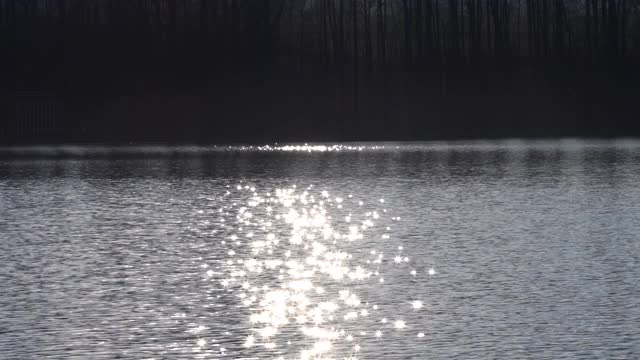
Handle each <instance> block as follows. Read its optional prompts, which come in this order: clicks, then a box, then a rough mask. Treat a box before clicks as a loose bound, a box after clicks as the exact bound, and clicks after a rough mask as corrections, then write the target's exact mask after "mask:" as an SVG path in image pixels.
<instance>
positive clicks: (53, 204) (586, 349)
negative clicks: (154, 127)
mask: <svg viewBox="0 0 640 360" xmlns="http://www.w3.org/2000/svg"><path fill="white" fill-rule="evenodd" d="M639 237H640V142H635V141H631V140H626V141H622V140H621V141H601V142H594V141H581V140H564V141H532V142H525V141H501V142H457V143H400V144H395V143H394V144H389V143H380V144H346V145H345V144H343V145H340V146H320V145H311V146H269V147H267V146H265V147H120V148H111V147H31V148H4V149H0V284H2V285H1V287H0V289H2V293H0V319H2V321H0V358H9V359H13V358H15V359H41V358H46V357H51V358H68V359H73V358H77V359H86V358H123V359H143V358H149V359H151V358H154V359H162V358H167V359H177V358H189V359H192V358H204V359H219V358H229V359H240V358H245V359H253V358H256V359H257V358H260V359H262V358H279V357H281V358H283V359H291V358H305V357H307V358H313V357H314V356H317V357H326V358H338V359H343V358H360V359H410V358H413V359H429V358H431V359H433V358H435V359H451V358H463V359H487V358H509V359H515V358H535V359H558V358H594V359H596V358H597V359H603V358H638V357H640V325H638V324H639V323H640V239H639Z"/></svg>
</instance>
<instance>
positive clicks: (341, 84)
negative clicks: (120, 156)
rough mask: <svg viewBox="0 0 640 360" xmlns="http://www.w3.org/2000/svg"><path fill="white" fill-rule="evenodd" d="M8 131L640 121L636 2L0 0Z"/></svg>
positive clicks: (198, 132)
mask: <svg viewBox="0 0 640 360" xmlns="http://www.w3.org/2000/svg"><path fill="white" fill-rule="evenodd" d="M0 48H1V51H2V54H3V55H2V56H1V57H0V79H1V80H0V112H1V113H0V119H1V120H0V121H1V122H0V143H13V142H35V141H37V142H42V141H45V142H61V141H118V142H119V141H124V142H129V141H180V142H183V141H188V142H194V141H208V142H210V141H217V142H225V141H259V142H263V141H279V140H303V139H304V140H374V139H376V140H385V139H430V138H451V137H455V138H460V137H504V136H620V135H623V136H628V135H638V134H640V125H638V124H637V123H638V122H637V121H634V120H635V118H634V117H635V115H637V114H638V110H637V105H636V103H637V102H638V101H637V100H638V99H637V97H638V91H637V90H638V84H639V82H638V80H639V76H638V70H637V64H638V59H639V58H640V1H638V0H584V1H573V0H30V1H18V0H3V1H0Z"/></svg>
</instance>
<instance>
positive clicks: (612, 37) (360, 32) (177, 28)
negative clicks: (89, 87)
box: [0, 0, 640, 72]
mask: <svg viewBox="0 0 640 360" xmlns="http://www.w3.org/2000/svg"><path fill="white" fill-rule="evenodd" d="M0 28H1V29H2V32H3V33H4V36H3V37H4V38H5V39H7V40H9V39H8V38H9V37H11V36H16V34H17V36H18V38H19V39H21V40H22V39H28V40H24V41H30V42H32V43H33V42H38V41H47V42H50V41H52V39H51V36H53V35H52V32H53V34H57V36H58V38H56V39H53V41H54V42H55V43H57V44H63V45H64V43H65V41H68V42H72V41H73V39H74V38H79V37H81V38H84V40H85V42H95V43H94V44H86V43H85V44H76V43H74V45H80V46H87V47H88V48H90V47H92V46H100V43H101V42H104V41H111V42H118V43H120V44H122V45H125V44H130V45H131V50H132V51H134V52H135V48H136V47H137V46H138V45H140V46H142V47H143V48H148V47H149V46H154V47H155V48H162V49H169V50H175V49H179V50H182V51H185V54H188V55H191V56H202V55H203V54H210V55H211V56H210V57H211V58H213V59H209V60H214V61H221V60H223V59H226V60H229V61H231V62H237V61H241V62H264V61H269V60H276V59H278V58H280V59H283V58H284V59H287V60H288V61H290V62H294V63H296V66H297V68H304V66H306V65H307V64H315V65H317V64H319V63H322V64H323V65H324V66H325V67H326V68H327V69H330V68H341V67H343V66H345V65H347V64H349V65H351V66H353V67H355V69H357V70H358V71H360V70H362V71H367V72H375V71H380V70H385V69H390V68H393V69H403V70H415V71H420V70H423V69H429V68H432V67H434V66H438V65H449V64H460V63H464V62H467V63H473V62H479V61H497V62H501V61H502V62H504V61H507V60H513V59H518V60H523V59H524V60H526V61H529V62H534V63H535V62H545V61H561V60H563V59H565V60H568V61H576V60H577V59H579V60H581V61H582V60H584V61H587V62H596V63H597V62H604V61H606V62H615V61H618V60H620V59H624V58H629V57H637V56H638V55H639V54H640V1H639V0H29V1H24V0H3V1H1V2H0ZM21 33H23V34H25V33H26V34H28V35H31V36H32V37H28V35H27V37H21V35H20V34H21ZM88 34H93V36H94V37H90V36H89V35H88ZM37 35H44V36H37ZM8 43H10V42H5V45H4V46H5V47H7V46H11V45H7V44H8ZM150 43H151V44H150ZM13 45H14V46H18V47H20V44H13ZM0 46H1V45H0ZM7 50H10V49H7ZM54 50H55V49H54Z"/></svg>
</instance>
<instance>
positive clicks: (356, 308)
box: [199, 184, 435, 359]
mask: <svg viewBox="0 0 640 360" xmlns="http://www.w3.org/2000/svg"><path fill="white" fill-rule="evenodd" d="M225 199H226V200H225V203H226V204H228V205H227V206H225V207H223V208H221V209H219V212H220V213H221V215H222V216H224V217H226V218H227V219H229V217H232V219H234V221H235V223H234V224H228V223H227V224H226V227H227V228H228V229H231V230H230V231H232V232H231V233H228V234H227V235H225V238H222V239H220V241H221V243H222V245H223V246H224V247H225V251H226V252H227V256H226V258H225V260H224V264H223V266H222V268H223V269H224V274H225V275H224V279H222V280H221V285H222V286H223V287H224V288H225V289H227V290H228V291H231V292H233V294H234V296H235V298H237V303H238V305H239V306H241V307H243V308H245V309H246V311H247V313H248V314H249V315H248V318H247V319H246V322H247V329H250V330H249V331H248V332H247V333H245V334H234V335H237V336H238V337H242V338H243V346H244V347H245V348H249V349H252V348H256V347H262V353H267V354H269V353H272V354H271V357H272V358H277V359H333V358H335V359H357V358H359V356H360V353H361V351H362V350H363V347H364V346H366V343H367V342H368V341H380V340H381V339H380V338H383V337H385V336H386V334H387V333H391V332H403V333H404V336H413V337H415V338H416V339H417V338H422V337H424V333H423V332H422V331H421V329H411V327H410V325H409V322H408V321H407V320H408V319H410V318H411V316H412V315H413V314H414V313H415V312H418V311H424V309H423V302H422V300H420V299H407V301H405V302H404V303H403V304H401V305H400V306H396V307H395V308H394V312H395V314H394V318H391V319H389V320H387V318H385V317H382V313H381V312H380V305H378V304H375V303H370V302H369V300H368V299H367V298H366V297H364V295H363V294H364V293H363V292H361V291H360V289H362V287H363V286H365V287H366V286H368V288H369V292H370V291H371V290H370V289H371V288H373V289H375V288H376V287H380V286H382V284H383V283H384V281H385V280H384V273H385V269H388V268H389V267H395V268H396V269H395V270H399V271H402V272H403V273H404V274H406V276H412V277H416V276H419V275H420V274H419V272H418V271H417V270H416V269H413V268H412V267H411V259H410V258H409V257H408V256H407V255H406V254H405V253H404V252H403V251H404V249H403V247H402V246H397V252H396V253H394V254H385V253H383V252H382V251H378V250H376V249H375V248H372V247H371V244H372V243H374V242H372V241H370V240H371V239H370V237H369V236H381V237H382V239H383V240H384V241H385V242H389V241H393V240H392V236H391V227H390V226H384V227H382V230H380V229H378V228H379V227H380V225H378V224H377V223H378V222H381V221H382V220H383V218H384V216H385V215H386V212H387V211H386V209H385V208H384V199H378V200H376V201H375V202H374V203H373V204H367V206H365V204H364V203H363V202H362V201H356V200H355V199H354V198H353V196H352V195H347V196H346V197H340V196H336V195H334V194H330V193H329V192H327V191H316V190H315V189H314V188H313V187H312V186H310V187H308V188H306V189H304V190H301V189H298V188H296V186H293V187H290V188H282V189H276V190H275V191H273V192H266V193H259V192H258V191H257V190H256V189H255V188H253V187H251V186H248V185H244V184H239V185H237V186H236V187H235V188H229V189H228V191H227V192H226V194H225ZM224 217H223V218H221V220H222V221H224V220H223V219H224ZM398 220H400V218H399V217H392V218H391V221H392V222H393V221H398ZM377 227H378V228H377ZM374 228H375V229H376V230H377V231H371V230H372V229H374ZM381 233H382V235H380V234H381ZM374 234H375V235H374ZM398 268H399V269H398ZM209 272H210V270H209ZM427 273H428V276H432V275H435V271H434V270H433V269H430V270H428V272H427ZM209 275H210V274H209ZM372 285H373V286H372ZM372 317H373V319H372ZM378 317H379V318H378ZM363 318H368V319H367V322H366V323H367V324H371V323H375V324H377V328H371V326H368V327H365V326H364V323H365V322H364V321H361V320H363ZM199 345H202V344H199Z"/></svg>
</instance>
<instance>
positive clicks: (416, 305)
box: [411, 300, 422, 310]
mask: <svg viewBox="0 0 640 360" xmlns="http://www.w3.org/2000/svg"><path fill="white" fill-rule="evenodd" d="M411 307H413V308H414V309H416V310H417V309H420V308H422V301H420V300H415V301H413V302H411Z"/></svg>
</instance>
